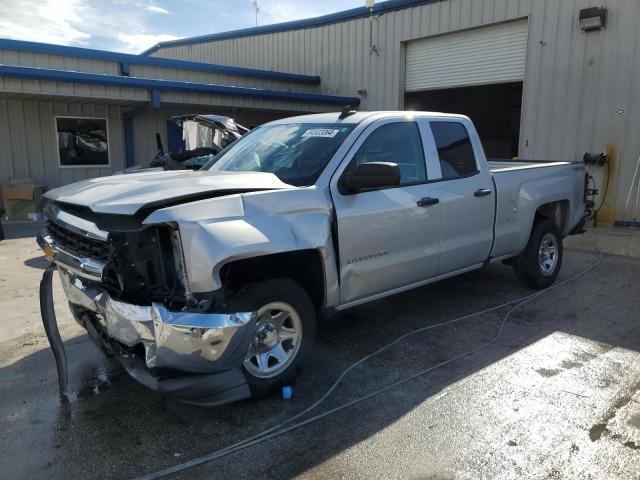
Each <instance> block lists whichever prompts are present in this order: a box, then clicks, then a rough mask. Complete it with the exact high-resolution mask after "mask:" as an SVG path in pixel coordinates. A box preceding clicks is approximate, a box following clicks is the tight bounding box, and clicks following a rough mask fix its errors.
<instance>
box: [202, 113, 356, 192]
mask: <svg viewBox="0 0 640 480" xmlns="http://www.w3.org/2000/svg"><path fill="white" fill-rule="evenodd" d="M354 126H355V125H353V124H350V125H336V124H333V123H329V124H321V123H291V124H286V125H266V126H264V127H258V128H256V129H254V130H252V131H251V132H250V133H248V134H247V135H246V136H244V137H242V138H240V139H239V140H238V141H236V142H234V143H233V144H232V145H230V146H229V147H227V148H226V149H225V150H223V151H222V152H220V153H219V154H218V155H217V156H216V157H214V158H213V159H212V160H211V161H210V162H209V163H208V164H206V165H204V166H203V167H202V169H203V170H209V171H212V172H267V173H273V174H275V175H277V176H278V178H279V179H280V180H282V181H283V182H284V183H288V184H289V185H294V186H297V187H303V186H308V185H313V184H314V183H315V182H316V180H317V179H318V177H319V176H320V174H321V173H322V171H323V170H324V168H325V167H326V166H327V163H329V160H331V157H333V155H334V154H335V153H336V150H338V148H339V147H340V145H341V144H342V142H343V141H344V140H345V138H347V136H348V135H349V133H351V131H352V130H353V127H354Z"/></svg>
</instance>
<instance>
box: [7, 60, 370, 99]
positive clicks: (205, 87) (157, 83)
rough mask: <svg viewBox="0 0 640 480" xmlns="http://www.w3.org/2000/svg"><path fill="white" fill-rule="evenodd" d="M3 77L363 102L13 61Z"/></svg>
mask: <svg viewBox="0 0 640 480" xmlns="http://www.w3.org/2000/svg"><path fill="white" fill-rule="evenodd" d="M0 77H7V78H26V79H31V80H48V81H52V82H67V83H83V84H88V85H108V86H114V87H129V88H145V89H149V90H158V91H161V92H162V91H170V90H173V91H183V92H184V91H187V92H198V93H211V94H215V95H233V96H247V97H257V98H270V99H278V100H289V101H301V102H312V103H328V104H337V105H343V106H344V105H352V106H356V105H359V104H360V99H359V98H358V97H340V96H335V95H318V94H315V93H298V92H284V91H281V90H264V89H261V88H251V87H235V86H231V85H216V84H212V83H191V82H176V81H173V80H157V79H152V78H138V77H121V76H118V75H106V74H98V73H85V72H70V71H67V70H51V69H47V68H35V67H20V66H14V65H0Z"/></svg>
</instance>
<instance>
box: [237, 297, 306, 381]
mask: <svg viewBox="0 0 640 480" xmlns="http://www.w3.org/2000/svg"><path fill="white" fill-rule="evenodd" d="M301 339H302V322H301V321H300V315H299V314H298V312H297V311H296V310H295V309H294V308H293V307H292V306H291V305H289V304H288V303H284V302H272V303H269V304H267V305H265V306H264V307H262V308H260V309H259V310H258V321H257V322H256V331H255V333H254V335H253V340H252V342H251V346H250V347H249V352H248V353H247V358H245V360H244V368H245V369H246V370H247V372H249V373H250V374H251V375H253V376H254V377H258V378H271V377H275V376H276V375H278V374H279V373H281V372H283V371H284V370H285V369H286V368H287V367H288V366H289V365H290V364H291V362H293V360H294V359H295V358H296V355H297V354H298V351H299V350H300V343H301Z"/></svg>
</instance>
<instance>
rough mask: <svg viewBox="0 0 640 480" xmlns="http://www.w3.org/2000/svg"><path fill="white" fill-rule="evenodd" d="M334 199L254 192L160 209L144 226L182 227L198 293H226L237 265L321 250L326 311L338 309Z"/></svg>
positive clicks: (311, 190)
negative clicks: (228, 271)
mask: <svg viewBox="0 0 640 480" xmlns="http://www.w3.org/2000/svg"><path fill="white" fill-rule="evenodd" d="M331 205H332V203H331V199H330V198H329V195H328V193H327V192H326V191H325V190H321V189H318V188H315V187H307V188H291V189H288V190H278V191H263V192H251V193H246V194H238V195H230V196H226V197H220V198H212V199H207V200H201V201H198V202H192V203H189V204H184V205H177V206H173V207H168V208H163V209H159V210H156V211H155V212H153V213H152V214H151V215H149V216H148V217H147V218H146V219H145V220H144V222H143V223H144V224H147V225H152V224H163V223H170V224H176V225H178V227H179V229H180V236H181V239H182V247H183V251H184V257H185V263H186V268H187V275H188V277H189V282H190V286H191V288H192V290H193V291H194V292H210V291H213V290H218V289H219V288H221V286H222V284H221V280H220V276H219V272H220V269H221V268H222V266H223V265H225V264H227V263H229V262H232V261H234V260H239V259H245V258H251V257H257V256H262V255H270V254H274V253H283V252H293V251H299V250H318V251H319V252H320V254H321V255H322V259H323V262H324V270H325V279H326V280H325V281H326V285H325V288H326V306H335V305H337V304H338V300H339V297H338V295H339V291H338V275H337V267H336V260H335V252H334V248H333V243H332V239H331V216H332V209H331Z"/></svg>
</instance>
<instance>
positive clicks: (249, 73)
mask: <svg viewBox="0 0 640 480" xmlns="http://www.w3.org/2000/svg"><path fill="white" fill-rule="evenodd" d="M0 50H13V51H19V52H29V53H44V54H48V55H60V56H63V57H77V58H89V59H92V60H103V61H107V62H119V63H122V64H129V65H147V66H150V67H161V68H175V69H178V70H194V71H198V72H209V73H221V74H225V75H237V76H240V77H252V78H265V79H269V80H281V81H283V82H296V83H308V84H311V85H318V84H319V83H320V77H318V76H314V75H301V74H298V73H286V72H274V71H271V70H259V69H256V68H244V67H232V66H229V65H217V64H213V63H199V62H188V61H185V60H172V59H170V58H159V57H149V56H147V55H132V54H129V53H118V52H107V51H105V50H93V49H90V48H79V47H65V46H62V45H52V44H49V43H37V42H25V41H22V40H9V39H0Z"/></svg>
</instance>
